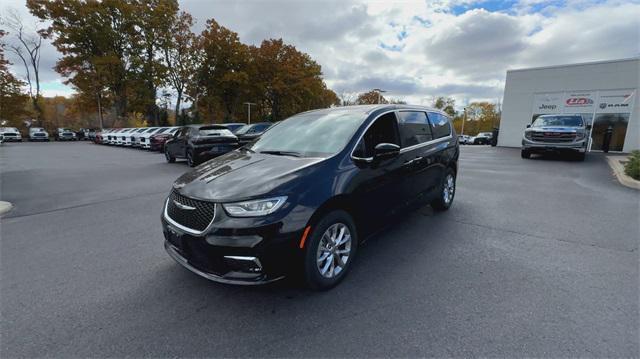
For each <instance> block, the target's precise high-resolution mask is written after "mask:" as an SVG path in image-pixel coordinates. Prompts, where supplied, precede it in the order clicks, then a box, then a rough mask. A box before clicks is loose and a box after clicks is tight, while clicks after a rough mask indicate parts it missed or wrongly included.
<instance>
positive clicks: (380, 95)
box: [373, 89, 387, 105]
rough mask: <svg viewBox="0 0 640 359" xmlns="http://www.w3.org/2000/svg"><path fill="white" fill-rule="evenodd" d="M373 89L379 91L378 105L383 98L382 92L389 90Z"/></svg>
mask: <svg viewBox="0 0 640 359" xmlns="http://www.w3.org/2000/svg"><path fill="white" fill-rule="evenodd" d="M373 91H375V92H377V93H378V105H379V104H380V99H381V98H382V93H383V92H387V91H385V90H381V89H373Z"/></svg>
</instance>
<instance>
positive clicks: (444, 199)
mask: <svg viewBox="0 0 640 359" xmlns="http://www.w3.org/2000/svg"><path fill="white" fill-rule="evenodd" d="M455 194H456V173H455V172H454V171H453V169H451V168H447V170H446V171H445V173H444V177H443V178H442V183H441V184H440V193H439V195H438V197H437V198H436V199H435V200H433V202H431V207H433V209H435V210H436V211H446V210H448V209H449V207H451V204H452V203H453V197H454V196H455Z"/></svg>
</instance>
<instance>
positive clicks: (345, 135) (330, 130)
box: [247, 111, 365, 157]
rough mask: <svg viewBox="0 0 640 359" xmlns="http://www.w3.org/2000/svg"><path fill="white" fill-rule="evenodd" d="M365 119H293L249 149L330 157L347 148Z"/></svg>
mask: <svg viewBox="0 0 640 359" xmlns="http://www.w3.org/2000/svg"><path fill="white" fill-rule="evenodd" d="M364 116H365V115H364V114H362V113H354V112H351V111H350V112H346V111H333V112H329V113H326V112H323V113H308V114H302V115H297V116H293V117H290V118H288V119H286V120H284V121H282V122H281V123H280V124H278V126H273V127H272V128H271V129H269V130H268V131H266V132H265V133H264V134H263V135H262V136H261V137H260V138H259V139H258V140H257V141H256V142H253V143H252V144H249V145H248V146H247V147H248V148H250V149H252V150H254V151H256V152H282V153H289V154H294V155H298V156H320V157H325V156H326V157H328V156H331V155H333V154H335V153H337V152H338V151H340V150H342V149H343V148H344V146H346V144H347V143H348V142H349V140H350V139H351V137H352V136H353V134H354V133H355V132H356V130H357V129H358V127H359V126H360V125H361V124H362V121H363V120H364Z"/></svg>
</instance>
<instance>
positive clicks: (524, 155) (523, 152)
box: [520, 150, 531, 158]
mask: <svg viewBox="0 0 640 359" xmlns="http://www.w3.org/2000/svg"><path fill="white" fill-rule="evenodd" d="M520 157H522V158H531V152H529V151H527V150H521V151H520Z"/></svg>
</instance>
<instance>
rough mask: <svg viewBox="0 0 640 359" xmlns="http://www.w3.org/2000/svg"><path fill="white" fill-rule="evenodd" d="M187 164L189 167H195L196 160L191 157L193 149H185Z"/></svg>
mask: <svg viewBox="0 0 640 359" xmlns="http://www.w3.org/2000/svg"><path fill="white" fill-rule="evenodd" d="M187 165H189V167H195V166H196V161H195V159H194V158H193V151H191V150H187Z"/></svg>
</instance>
